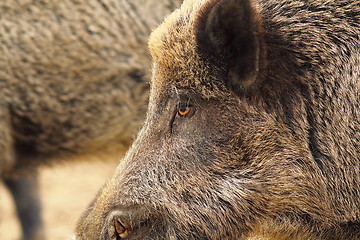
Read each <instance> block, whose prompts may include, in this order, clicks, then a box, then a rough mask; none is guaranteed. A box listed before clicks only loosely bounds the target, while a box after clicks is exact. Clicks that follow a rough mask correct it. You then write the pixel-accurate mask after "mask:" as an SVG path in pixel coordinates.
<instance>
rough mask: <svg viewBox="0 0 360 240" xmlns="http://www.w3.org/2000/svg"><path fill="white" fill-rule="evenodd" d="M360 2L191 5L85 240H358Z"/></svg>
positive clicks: (160, 57)
mask: <svg viewBox="0 0 360 240" xmlns="http://www.w3.org/2000/svg"><path fill="white" fill-rule="evenodd" d="M359 43H360V5H359V3H358V1H357V0H340V1H337V0H333V1H325V0H324V1H323V0H321V1H319V0H303V1H289V0H257V1H255V0H254V1H252V0H188V1H185V2H184V3H183V5H182V7H181V8H180V9H178V10H176V11H175V12H174V13H173V14H172V15H170V16H169V17H168V18H167V19H166V20H165V21H164V23H163V24H162V25H160V27H158V28H157V29H156V30H155V31H154V32H153V33H152V35H151V37H150V40H149V47H150V52H151V55H152V57H153V61H154V64H153V77H152V83H151V84H152V85H151V93H150V101H149V108H148V113H147V118H146V121H145V125H144V126H143V128H142V129H141V131H140V132H139V134H138V137H137V139H136V140H135V142H134V143H133V145H132V147H131V149H130V150H129V151H128V152H127V154H126V156H125V158H124V160H123V161H121V162H120V165H119V167H118V168H117V170H116V172H115V174H114V176H113V177H112V178H111V179H110V180H109V182H107V184H106V185H105V186H104V187H103V188H102V189H101V190H100V191H99V193H98V194H97V196H96V197H95V199H94V200H93V202H92V203H91V204H90V206H89V208H88V209H87V210H86V211H85V213H84V214H83V216H82V217H81V219H80V221H79V223H78V225H77V228H76V237H75V238H76V239H77V240H95V239H96V240H99V239H101V240H110V239H111V240H118V239H122V238H126V239H208V240H210V239H213V240H215V239H230V240H235V239H236V240H259V239H261V240H265V239H266V240H343V239H347V240H358V239H360V44H359Z"/></svg>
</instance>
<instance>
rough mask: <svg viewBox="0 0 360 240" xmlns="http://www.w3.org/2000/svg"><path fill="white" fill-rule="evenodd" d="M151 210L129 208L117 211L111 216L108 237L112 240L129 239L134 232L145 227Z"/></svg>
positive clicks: (138, 207) (137, 207)
mask: <svg viewBox="0 0 360 240" xmlns="http://www.w3.org/2000/svg"><path fill="white" fill-rule="evenodd" d="M148 213H149V210H148V209H147V208H145V207H141V206H136V207H134V206H133V207H127V208H122V209H117V210H114V211H112V212H111V213H110V214H109V218H108V219H109V220H108V231H107V232H108V236H109V239H110V240H120V239H129V238H130V237H131V236H133V235H134V232H136V231H139V229H140V228H141V227H142V226H144V225H145V224H146V222H147V219H148V215H149V214H148Z"/></svg>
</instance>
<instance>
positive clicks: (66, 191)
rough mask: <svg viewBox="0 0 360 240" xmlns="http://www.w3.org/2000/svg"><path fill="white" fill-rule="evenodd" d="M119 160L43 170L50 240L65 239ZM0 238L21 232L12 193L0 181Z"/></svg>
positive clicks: (12, 237)
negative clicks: (11, 196)
mask: <svg viewBox="0 0 360 240" xmlns="http://www.w3.org/2000/svg"><path fill="white" fill-rule="evenodd" d="M116 165H117V163H115V162H114V163H111V162H110V163H109V162H107V163H101V162H91V163H72V164H68V165H65V166H58V167H54V168H51V169H42V170H41V178H40V182H41V194H42V201H43V208H44V209H43V218H44V221H45V224H46V235H47V238H48V239H51V240H66V239H69V237H70V236H71V235H72V232H73V230H74V226H75V224H76V221H77V220H78V218H79V216H80V215H81V213H82V212H83V211H84V209H85V208H86V206H87V205H88V204H89V202H90V201H91V199H92V198H93V197H94V196H95V193H96V192H97V191H98V190H99V189H100V187H101V186H102V185H103V184H104V183H105V181H106V179H108V178H109V177H110V176H111V175H112V173H113V172H114V170H115V167H116ZM0 213H1V214H0V240H18V239H19V237H20V236H21V233H20V228H19V226H18V222H17V218H16V216H15V209H14V206H13V203H12V200H11V198H10V195H9V193H8V192H7V190H6V189H5V188H4V186H3V185H0Z"/></svg>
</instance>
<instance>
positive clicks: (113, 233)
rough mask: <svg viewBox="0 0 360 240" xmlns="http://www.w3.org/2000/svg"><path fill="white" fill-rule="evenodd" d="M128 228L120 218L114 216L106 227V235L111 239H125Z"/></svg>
mask: <svg viewBox="0 0 360 240" xmlns="http://www.w3.org/2000/svg"><path fill="white" fill-rule="evenodd" d="M130 232H131V231H130V230H129V228H128V227H126V225H125V224H124V223H123V222H122V220H121V219H120V218H117V217H114V219H113V221H112V223H111V224H110V226H109V228H108V236H109V237H110V239H111V240H120V239H127V238H128V237H129V235H130Z"/></svg>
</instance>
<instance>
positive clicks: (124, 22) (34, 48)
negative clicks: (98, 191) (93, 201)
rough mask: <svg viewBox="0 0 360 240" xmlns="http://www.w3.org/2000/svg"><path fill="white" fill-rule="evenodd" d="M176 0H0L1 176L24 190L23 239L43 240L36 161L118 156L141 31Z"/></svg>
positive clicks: (144, 58) (135, 84)
mask: <svg viewBox="0 0 360 240" xmlns="http://www.w3.org/2000/svg"><path fill="white" fill-rule="evenodd" d="M177 4H178V1H175V0H174V1H173V0H161V1H158V0H156V1H145V0H131V1H130V0H119V1H114V0H110V1H96V0H90V1H83V0H65V1H55V0H44V1H37V0H19V1H12V0H5V1H0V176H1V177H2V179H5V180H6V181H5V182H6V184H7V186H8V187H9V188H10V190H12V193H13V194H14V197H15V200H16V201H17V202H21V201H23V202H25V200H26V199H27V198H29V199H27V200H28V202H27V204H25V205H26V206H27V207H24V208H25V209H24V211H25V213H24V214H25V215H26V214H27V215H31V216H35V217H34V218H31V217H28V219H31V221H32V223H29V222H26V219H22V220H24V221H25V223H24V226H25V228H28V230H29V231H30V232H29V231H27V230H26V229H25V230H26V231H27V232H25V233H24V239H33V238H34V239H36V240H39V239H40V238H41V239H42V237H40V235H36V236H35V234H37V233H31V231H37V230H38V229H32V225H36V224H38V225H37V226H36V228H38V227H39V226H40V227H41V223H38V222H37V221H40V219H36V218H37V217H38V215H39V213H38V210H39V208H40V206H39V204H40V202H39V201H38V199H37V198H38V196H36V194H37V190H36V187H37V186H36V185H37V181H36V179H35V174H36V173H34V171H36V170H35V169H36V168H37V167H38V166H43V165H55V164H59V163H60V162H64V161H71V160H77V161H79V160H85V161H90V160H91V159H97V160H102V161H105V160H118V159H119V157H121V156H122V154H123V152H124V151H125V150H126V149H127V148H128V146H129V144H130V143H131V141H132V140H133V138H134V135H135V134H136V132H137V131H138V129H139V128H140V126H141V125H142V123H143V120H144V118H145V113H146V108H147V103H148V91H149V83H148V81H149V79H150V56H149V54H148V50H147V40H148V36H149V34H150V32H151V30H152V29H153V28H155V27H156V26H157V24H159V23H160V22H161V21H162V20H163V18H164V17H165V16H166V15H167V14H169V13H170V11H172V10H173V9H174V8H175V7H176V6H177ZM23 174H30V175H31V176H27V175H25V176H23ZM30 178H33V179H31V180H29V179H30ZM29 181H30V182H31V183H29ZM27 184H29V186H30V185H31V187H28V188H27V187H26V186H28V185H27ZM24 191H25V192H24ZM19 198H21V199H19ZM32 198H36V199H32ZM35 202H36V203H35ZM33 204H36V206H33ZM22 206H24V204H22ZM18 210H19V209H18ZM21 211H22V210H19V212H21Z"/></svg>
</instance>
